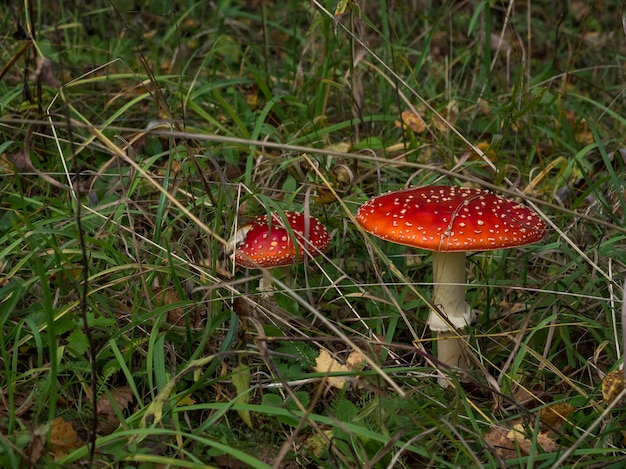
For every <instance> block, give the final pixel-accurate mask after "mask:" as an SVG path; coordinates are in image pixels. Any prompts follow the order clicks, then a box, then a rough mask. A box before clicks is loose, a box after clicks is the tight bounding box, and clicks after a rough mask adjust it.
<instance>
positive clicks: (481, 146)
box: [469, 142, 498, 162]
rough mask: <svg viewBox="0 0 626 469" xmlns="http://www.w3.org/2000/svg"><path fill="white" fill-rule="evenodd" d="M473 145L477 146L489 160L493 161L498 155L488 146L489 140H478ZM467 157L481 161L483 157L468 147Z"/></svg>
mask: <svg viewBox="0 0 626 469" xmlns="http://www.w3.org/2000/svg"><path fill="white" fill-rule="evenodd" d="M475 146H476V148H478V149H479V150H480V151H482V152H483V155H485V157H486V158H487V159H488V160H489V161H491V162H495V161H496V160H497V159H498V155H497V154H496V152H495V151H493V149H492V148H489V147H490V146H491V145H490V144H489V142H478V143H477V144H476V145H475ZM469 159H470V161H482V160H483V157H482V156H480V155H479V154H478V153H477V152H475V151H474V150H473V149H471V148H470V156H469Z"/></svg>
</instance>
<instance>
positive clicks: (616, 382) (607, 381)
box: [602, 370, 626, 404]
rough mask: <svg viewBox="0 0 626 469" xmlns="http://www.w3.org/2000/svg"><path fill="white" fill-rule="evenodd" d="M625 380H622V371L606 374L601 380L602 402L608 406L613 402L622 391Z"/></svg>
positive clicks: (625, 383)
mask: <svg viewBox="0 0 626 469" xmlns="http://www.w3.org/2000/svg"><path fill="white" fill-rule="evenodd" d="M625 386H626V379H624V370H615V371H611V372H609V373H607V374H606V376H605V377H604V379H603V380H602V397H603V398H604V402H606V403H607V404H610V403H611V402H613V401H614V400H615V398H616V397H617V396H619V393H621V392H622V391H623V390H624V387H625Z"/></svg>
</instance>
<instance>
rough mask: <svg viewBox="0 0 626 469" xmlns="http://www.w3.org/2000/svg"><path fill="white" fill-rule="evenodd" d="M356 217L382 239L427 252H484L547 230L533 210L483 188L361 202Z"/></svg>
mask: <svg viewBox="0 0 626 469" xmlns="http://www.w3.org/2000/svg"><path fill="white" fill-rule="evenodd" d="M356 219H357V221H358V222H359V224H360V225H361V226H362V227H363V228H364V229H365V231H367V232H369V233H371V234H373V235H374V236H378V237H379V238H382V239H384V240H386V241H391V242H393V243H398V244H404V245H407V246H413V247H419V248H422V249H428V250H430V251H441V252H445V251H486V250H492V249H502V248H509V247H513V246H522V245H524V244H531V243H535V242H537V241H539V240H541V238H543V237H544V235H545V233H546V227H545V225H544V223H543V221H542V220H541V218H540V217H539V215H537V214H536V213H535V212H534V211H532V210H531V209H529V208H528V207H526V206H525V205H522V204H520V203H518V202H515V201H513V200H510V199H503V198H501V197H498V196H497V195H495V194H493V193H491V192H489V191H486V190H482V189H473V188H469V187H454V186H426V187H415V188H411V189H405V190H400V191H395V192H389V193H387V194H383V195H379V196H378V197H374V198H373V199H371V200H369V201H367V202H365V203H364V204H363V205H362V206H361V207H360V208H359V210H358V212H357V214H356Z"/></svg>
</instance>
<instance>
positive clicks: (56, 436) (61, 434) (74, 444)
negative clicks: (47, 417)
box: [50, 417, 83, 460]
mask: <svg viewBox="0 0 626 469" xmlns="http://www.w3.org/2000/svg"><path fill="white" fill-rule="evenodd" d="M82 445H83V442H82V441H81V440H80V438H78V435H77V434H76V430H74V427H72V424H71V423H69V422H67V421H65V419H64V418H63V417H57V418H55V419H54V420H53V421H52V424H51V426H50V452H51V453H52V454H53V455H54V459H55V460H56V459H61V458H62V457H65V456H66V455H67V452H68V450H70V449H74V448H78V447H80V446H82Z"/></svg>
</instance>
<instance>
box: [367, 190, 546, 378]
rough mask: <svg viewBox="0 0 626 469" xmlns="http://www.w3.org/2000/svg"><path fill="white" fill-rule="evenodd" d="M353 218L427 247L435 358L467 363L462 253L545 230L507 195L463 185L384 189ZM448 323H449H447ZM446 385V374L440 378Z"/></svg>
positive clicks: (469, 316) (468, 319)
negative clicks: (462, 333)
mask: <svg viewBox="0 0 626 469" xmlns="http://www.w3.org/2000/svg"><path fill="white" fill-rule="evenodd" d="M356 219H357V221H358V222H359V224H360V225H361V226H362V227H363V228H364V229H365V231H367V232H369V233H371V234H373V235H375V236H377V237H379V238H382V239H384V240H386V241H391V242H393V243H397V244H404V245H406V246H412V247H418V248H422V249H428V250H429V251H433V254H432V256H433V305H434V306H435V308H436V310H435V309H433V310H431V312H430V316H429V318H428V325H429V327H430V329H431V330H432V331H434V332H437V338H438V340H437V358H438V359H439V361H441V362H442V363H445V364H447V365H450V366H455V367H458V368H462V369H463V368H467V362H466V360H465V358H464V356H463V350H462V348H461V344H460V342H459V340H460V338H459V337H458V332H455V331H454V329H461V330H462V329H463V328H465V327H466V326H467V325H468V324H471V323H472V321H473V320H474V318H475V314H474V311H473V310H472V309H471V308H470V306H469V305H468V304H467V303H466V302H465V282H466V277H465V253H466V252H469V251H486V250H494V249H502V248H509V247H514V246H522V245H525V244H531V243H535V242H537V241H539V240H540V239H541V238H543V236H544V235H545V232H546V230H545V225H544V223H543V221H542V220H541V218H539V216H538V215H537V214H536V213H535V212H534V211H532V210H531V209H529V208H528V207H526V206H525V205H522V204H520V203H518V202H515V201H513V200H508V199H503V198H501V197H498V196H496V195H495V194H493V193H491V192H489V191H486V190H482V189H472V188H468V187H449V186H430V187H428V186H427V187H417V188H411V189H405V190H400V191H396V192H389V193H387V194H383V195H380V196H378V197H374V198H373V199H371V200H369V201H367V202H365V203H364V204H363V205H362V206H361V207H360V208H359V210H358V212H357V215H356ZM451 327H452V328H451ZM439 382H440V384H442V385H444V386H445V385H447V380H445V379H440V380H439Z"/></svg>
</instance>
